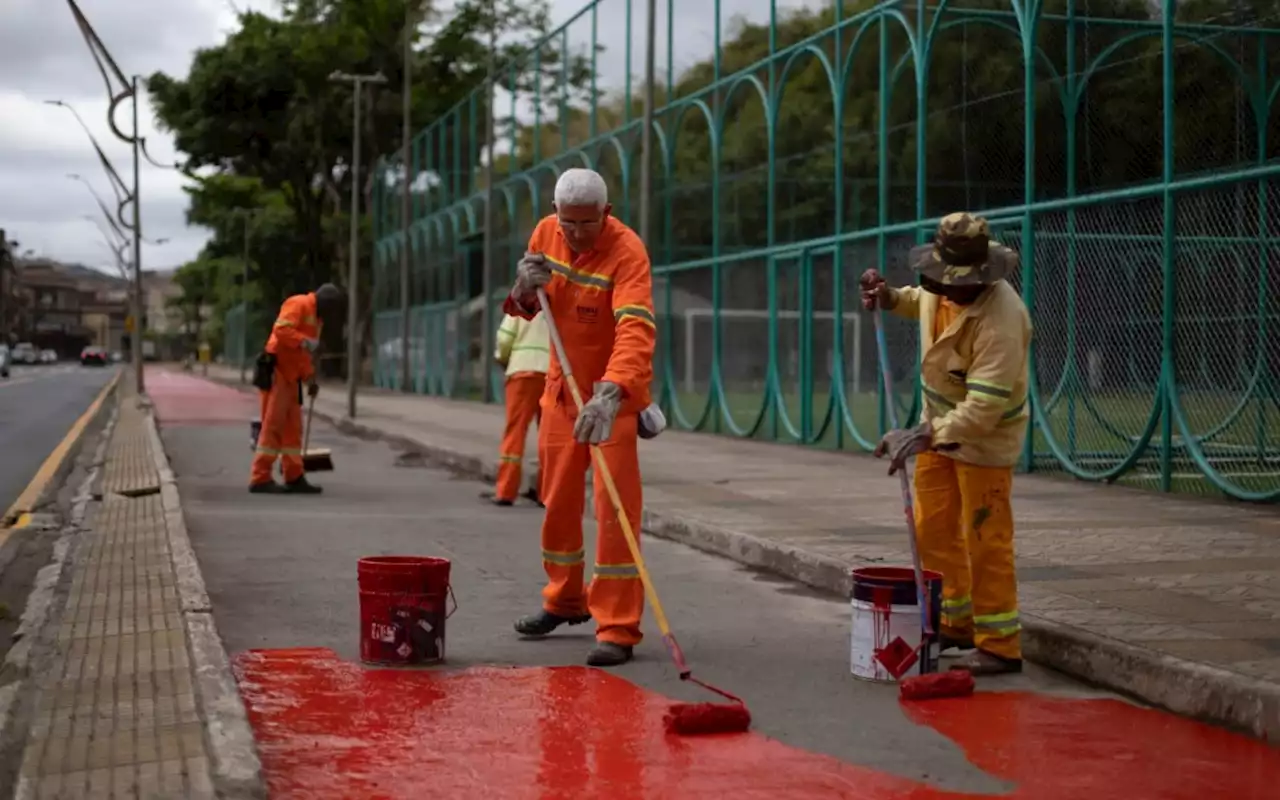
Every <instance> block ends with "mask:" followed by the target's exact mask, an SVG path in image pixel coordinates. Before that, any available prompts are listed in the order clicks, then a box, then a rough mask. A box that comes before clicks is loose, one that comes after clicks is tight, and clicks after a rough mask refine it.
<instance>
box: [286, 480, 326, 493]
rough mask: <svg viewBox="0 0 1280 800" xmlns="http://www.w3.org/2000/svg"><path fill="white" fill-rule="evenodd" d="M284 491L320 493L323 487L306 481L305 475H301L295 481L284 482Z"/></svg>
mask: <svg viewBox="0 0 1280 800" xmlns="http://www.w3.org/2000/svg"><path fill="white" fill-rule="evenodd" d="M284 491H285V494H320V493H321V492H323V491H324V489H323V488H322V487H320V486H316V485H315V484H314V483H307V476H305V475H303V476H302V477H301V478H298V479H297V480H295V481H289V482H288V483H286V484H285V485H284Z"/></svg>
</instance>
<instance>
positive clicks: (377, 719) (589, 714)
mask: <svg viewBox="0 0 1280 800" xmlns="http://www.w3.org/2000/svg"><path fill="white" fill-rule="evenodd" d="M235 668H236V674H237V678H238V679H239V681H240V690H241V693H242V695H243V697H244V699H245V702H246V705H247V707H248V709H249V717H250V721H251V722H252V724H253V726H254V730H255V732H256V734H257V738H258V745H259V751H260V754H261V756H262V761H263V769H264V772H265V774H266V776H267V781H268V785H269V787H270V791H271V796H272V798H276V799H277V800H284V799H286V798H288V799H290V800H292V799H293V798H297V800H302V798H306V799H307V800H339V799H341V800H397V799H399V798H404V799H405V800H409V799H410V798H412V799H413V800H418V799H419V798H448V799H449V800H466V799H467V798H486V800H489V799H492V798H502V799H503V800H522V799H523V798H530V799H531V800H532V799H533V798H538V800H551V799H552V798H556V799H557V800H558V799H559V798H609V800H624V798H655V799H660V800H673V799H674V798H709V797H728V798H731V797H761V798H763V797H767V798H771V799H773V800H777V799H780V798H849V799H850V800H854V799H856V800H863V799H865V800H908V799H909V800H947V799H948V798H980V797H987V795H973V794H960V793H955V792H946V791H941V790H939V789H936V788H933V787H930V786H928V785H925V784H923V783H919V782H916V781H912V780H908V779H904V778H899V777H896V776H892V775H887V774H884V773H880V772H877V771H875V770H873V769H869V768H865V767H857V766H853V765H850V764H845V763H843V762H840V761H837V760H835V759H832V758H828V757H826V756H821V755H816V754H813V753H808V752H805V751H802V750H798V749H795V748H791V747H788V746H786V745H784V744H781V743H779V742H776V741H774V740H772V739H769V738H766V737H764V736H761V735H758V734H754V733H753V734H745V735H737V736H715V737H686V738H680V737H675V736H670V735H668V734H666V733H665V732H664V730H663V727H662V714H663V711H664V710H665V708H666V706H667V704H668V702H669V701H668V700H667V699H666V698H663V697H661V696H660V695H656V694H653V693H651V692H646V691H644V690H642V689H640V688H638V687H636V686H634V685H632V684H631V683H628V682H627V681H625V680H623V679H621V678H618V677H616V676H614V675H610V674H608V673H606V672H603V671H600V670H593V669H588V668H585V667H561V668H551V669H546V668H544V669H494V668H490V669H483V668H479V669H471V670H466V671H463V672H454V673H444V672H432V671H410V670H386V669H367V668H364V667H361V666H359V665H356V664H350V663H346V662H342V661H340V660H338V659H337V657H336V656H335V655H334V654H333V653H332V651H330V650H325V649H311V648H303V649H294V650H262V651H250V652H248V653H244V654H242V655H241V656H239V657H238V658H237V659H236V664H235ZM906 710H907V713H908V714H909V715H910V716H911V717H912V718H913V719H914V720H915V721H917V722H919V723H920V724H924V725H930V726H932V727H933V728H935V729H937V730H938V731H939V732H940V733H942V734H944V735H946V736H948V737H949V738H951V739H952V740H954V741H955V742H956V743H957V744H958V745H959V746H960V747H962V748H963V749H964V750H965V752H966V754H967V755H968V757H969V759H970V761H972V762H973V763H974V764H975V765H976V766H978V767H980V768H981V769H983V770H985V771H987V772H988V773H990V774H991V775H993V776H996V777H998V778H1003V779H1006V780H1009V781H1012V782H1014V783H1016V784H1017V788H1016V789H1015V790H1014V791H1013V793H1012V794H1010V795H1003V796H1004V797H1012V798H1018V799H1019V800H1106V799H1107V798H1123V799H1124V800H1148V799H1150V800H1209V799H1210V798H1214V799H1216V798H1230V799H1231V800H1253V798H1258V800H1262V798H1273V797H1276V796H1277V794H1276V791H1277V790H1276V788H1275V787H1277V786H1280V755H1278V754H1277V752H1276V751H1274V750H1272V749H1270V748H1268V747H1267V746H1266V745H1263V744H1260V743H1258V742H1255V741H1252V740H1250V739H1247V738H1245V737H1242V736H1237V735H1235V734H1231V733H1228V732H1226V731H1222V730H1219V729H1217V728H1211V727H1209V726H1206V725H1200V724H1198V723H1194V722H1189V721H1187V720H1184V719H1181V718H1178V717H1174V716H1172V715H1169V714H1164V713H1160V712H1155V711H1148V710H1144V709H1139V708H1135V707H1133V706H1130V705H1128V704H1125V703H1122V702H1119V701H1115V700H1069V699H1058V698H1050V697H1044V696H1041V695H1034V694H1024V693H1012V692H1011V693H1005V692H1000V693H996V692H993V693H979V694H977V695H975V696H974V697H972V698H967V699H962V700H938V701H932V702H929V703H920V704H912V705H908V706H906ZM855 711H856V710H851V713H850V715H849V724H850V725H857V724H858V719H857V715H856V713H854V712H855ZM991 797H995V795H991Z"/></svg>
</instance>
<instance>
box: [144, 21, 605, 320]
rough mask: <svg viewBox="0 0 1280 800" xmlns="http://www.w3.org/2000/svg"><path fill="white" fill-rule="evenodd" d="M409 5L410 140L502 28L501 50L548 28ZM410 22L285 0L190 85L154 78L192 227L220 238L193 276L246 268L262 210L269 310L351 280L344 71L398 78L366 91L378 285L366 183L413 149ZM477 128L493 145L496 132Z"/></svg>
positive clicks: (263, 291) (365, 143)
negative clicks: (406, 86)
mask: <svg viewBox="0 0 1280 800" xmlns="http://www.w3.org/2000/svg"><path fill="white" fill-rule="evenodd" d="M409 1H410V2H412V4H413V5H414V6H415V7H416V8H418V9H419V12H418V15H417V19H416V21H415V22H414V23H413V25H412V28H411V29H410V30H411V37H412V42H413V44H412V53H413V56H412V57H413V65H412V67H413V91H412V105H411V122H412V124H411V130H413V131H417V130H418V129H420V128H422V127H423V126H425V125H426V124H427V123H428V122H430V121H431V120H432V119H435V118H436V117H438V116H440V115H442V114H443V113H444V112H445V111H446V110H448V109H449V108H451V107H453V106H455V105H456V104H458V103H459V102H460V101H461V100H462V99H463V98H465V97H467V96H468V95H469V94H470V93H471V92H472V91H473V90H474V89H476V88H477V87H478V86H480V85H481V84H482V82H483V80H484V76H485V69H486V58H487V54H488V49H487V48H488V37H489V31H490V26H491V25H492V26H494V28H495V29H496V33H497V35H498V36H499V37H500V41H507V40H509V39H518V40H520V41H526V40H528V39H530V38H532V37H534V36H536V35H537V33H538V32H540V31H545V30H546V28H547V25H548V22H547V11H546V6H545V3H543V2H534V3H530V2H521V0H499V2H497V4H496V11H497V13H496V15H495V17H493V18H491V17H490V15H489V11H488V9H489V3H488V2H487V0H459V2H455V3H452V4H450V7H449V10H448V11H447V12H444V11H438V10H437V9H436V4H434V3H431V2H419V0H409ZM440 5H441V7H443V6H444V5H445V4H440ZM405 12H406V0H288V2H284V3H282V4H281V8H280V13H279V15H278V16H276V17H272V16H267V15H265V14H261V13H257V12H252V11H250V12H243V13H241V14H240V15H239V17H238V28H237V29H236V30H235V31H234V32H233V33H231V35H230V36H228V38H227V39H226V41H225V42H223V43H222V44H220V45H218V46H216V47H211V48H207V49H204V50H201V51H199V52H198V53H197V54H196V56H195V58H194V60H193V62H192V64H191V68H190V70H189V71H188V73H187V75H186V76H185V77H174V76H170V75H166V74H164V73H156V74H154V75H152V76H151V77H150V78H149V79H148V81H147V87H148V90H149V92H150V94H151V96H152V100H153V104H154V106H155V110H156V115H157V119H158V120H159V123H160V125H161V126H162V127H163V128H164V129H166V130H168V131H170V132H172V134H173V136H174V140H175V144H176V146H177V149H178V150H179V151H180V152H181V153H182V154H183V158H184V162H183V164H182V166H183V168H184V170H185V171H186V172H187V174H188V175H189V176H191V177H192V179H193V185H192V186H191V187H190V188H189V189H188V192H189V194H190V197H191V206H190V210H189V214H188V219H189V221H190V222H192V223H195V224H199V225H203V226H206V227H208V228H210V229H211V230H212V231H213V232H214V237H213V239H212V240H211V241H210V242H209V244H208V246H207V247H206V249H205V251H204V252H203V253H202V254H201V256H200V258H199V259H198V260H197V261H196V262H194V263H193V264H192V265H190V269H189V273H190V274H191V275H195V274H203V272H202V271H203V270H205V269H206V267H207V265H208V264H212V263H224V265H225V264H226V263H229V261H228V260H229V259H240V258H242V257H243V251H244V247H243V239H244V230H245V224H246V223H245V220H246V219H247V217H246V216H245V212H255V213H254V215H253V217H252V220H253V221H252V222H251V223H250V238H249V260H250V263H251V264H252V269H251V271H250V284H251V285H252V286H253V287H255V288H256V291H257V293H258V296H259V299H260V300H261V302H263V303H264V304H268V305H271V304H276V303H279V302H280V301H281V300H282V299H283V297H285V296H287V295H288V294H291V293H296V292H301V291H308V290H311V289H314V287H315V286H316V285H318V284H320V283H322V282H324V281H328V280H335V281H337V282H340V283H345V281H344V280H343V277H344V276H345V274H346V269H345V263H346V260H347V253H346V248H347V232H348V230H349V224H350V222H349V220H350V217H349V213H350V201H349V197H350V192H351V170H350V168H349V166H350V161H351V151H352V145H353V140H354V138H353V133H354V131H353V128H352V124H353V116H354V93H353V91H352V87H351V85H350V84H348V83H339V82H335V81H333V80H331V79H330V76H331V74H332V73H334V72H335V71H341V72H346V73H351V74H362V75H369V74H375V73H381V74H382V75H383V76H384V77H385V78H386V79H387V82H386V83H385V84H383V85H382V86H377V87H369V86H368V85H367V84H366V88H365V91H364V100H365V103H364V108H363V109H362V111H363V113H362V114H361V116H360V125H361V154H360V157H361V160H362V163H363V165H364V168H363V169H362V173H361V177H360V183H361V185H360V186H359V187H357V189H358V191H359V192H360V194H361V195H362V197H363V201H362V217H363V218H362V220H361V226H362V229H363V230H362V241H363V242H364V243H365V247H364V248H362V249H363V251H364V252H363V259H362V260H363V261H364V263H363V264H362V269H361V270H360V272H361V274H362V275H364V276H367V275H368V272H369V270H368V263H367V262H368V241H369V233H370V230H371V228H370V224H369V221H368V219H367V210H368V200H369V196H370V191H369V188H370V185H369V177H368V176H369V175H372V174H373V170H372V167H373V165H374V163H375V159H376V158H377V156H378V155H379V154H383V153H389V152H391V153H393V152H396V151H397V150H398V149H399V148H400V147H401V145H402V139H401V130H402V101H401V94H400V87H401V85H402V76H403V74H404V48H403V41H404V38H403V37H404V35H405V24H406V13H405ZM522 47H523V45H503V46H500V48H499V51H498V58H499V60H500V62H502V61H505V60H507V59H511V58H516V57H518V56H519V55H520V54H521V53H522V50H521V48H522ZM554 55H555V57H553V58H550V59H548V60H547V62H546V69H545V70H544V73H545V74H544V75H543V78H544V79H545V80H547V81H550V82H552V83H554V82H555V81H556V80H559V77H560V75H561V70H560V69H559V67H558V66H557V64H558V60H557V59H558V54H554ZM580 73H581V69H580V68H579V69H576V70H574V76H577V75H580ZM523 79H529V76H527V75H526V76H523ZM476 130H477V131H478V132H479V134H480V135H483V132H484V130H485V128H484V127H482V126H477V127H476ZM479 150H480V148H479V147H468V148H463V150H462V152H477V153H478V152H479ZM467 174H474V170H472V169H468V170H467ZM217 285H218V286H220V287H222V289H220V290H219V294H218V301H219V302H220V303H224V304H225V303H226V302H227V301H229V300H230V299H232V298H233V297H234V296H235V295H236V294H237V292H238V291H239V290H236V289H234V286H233V285H232V286H231V289H230V290H229V291H224V290H226V289H227V286H228V285H229V284H227V282H226V281H221V282H217ZM362 288H364V289H365V291H364V292H363V296H365V297H368V293H367V288H368V287H367V286H365V287H362ZM234 299H236V300H238V299H239V298H238V297H234Z"/></svg>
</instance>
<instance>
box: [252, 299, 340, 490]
mask: <svg viewBox="0 0 1280 800" xmlns="http://www.w3.org/2000/svg"><path fill="white" fill-rule="evenodd" d="M342 308H343V294H342V290H341V289H339V288H338V287H336V286H334V285H333V284H331V283H326V284H324V285H323V286H321V287H320V288H319V289H316V290H315V291H314V292H311V293H308V294H298V295H294V296H292V297H290V298H288V299H287V300H285V301H284V304H283V305H282V306H280V314H279V315H278V316H277V317H276V322H275V325H273V326H272V328H271V336H270V338H268V339H267V346H266V349H265V350H264V352H263V353H262V354H261V355H259V356H258V362H257V364H256V366H255V369H254V376H253V383H254V385H255V386H257V387H258V389H259V394H260V397H261V400H262V431H261V432H260V433H259V434H258V446H257V448H256V449H255V450H254V456H253V469H252V472H251V473H250V477H249V491H250V492H253V493H255V494H264V493H265V494H275V493H281V492H284V493H292V494H319V493H320V492H321V488H320V487H319V486H316V485H314V484H311V483H308V482H307V478H306V476H305V475H304V474H303V471H302V385H303V384H304V383H305V384H306V385H307V395H308V396H310V397H315V396H316V394H317V393H318V392H319V391H320V387H319V385H318V384H317V383H316V369H315V363H314V356H315V354H316V351H318V350H319V349H320V331H321V330H322V329H323V326H324V325H325V324H339V323H340V322H341V318H342ZM277 458H279V459H280V472H281V473H282V475H283V477H284V485H283V486H281V485H280V484H278V483H276V482H275V479H274V478H273V477H272V469H273V468H274V466H275V463H276V459H277Z"/></svg>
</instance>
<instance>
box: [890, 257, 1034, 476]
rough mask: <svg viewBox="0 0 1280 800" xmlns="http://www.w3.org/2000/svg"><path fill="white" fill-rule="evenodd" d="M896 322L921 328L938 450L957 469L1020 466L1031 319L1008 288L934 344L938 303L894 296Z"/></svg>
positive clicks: (987, 297)
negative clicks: (959, 465) (942, 447)
mask: <svg viewBox="0 0 1280 800" xmlns="http://www.w3.org/2000/svg"><path fill="white" fill-rule="evenodd" d="M893 296H894V301H895V305H894V307H893V309H892V312H893V313H894V314H897V315H898V316H900V317H906V318H907V319H918V320H920V353H921V358H920V382H921V392H922V393H923V395H924V400H925V403H924V410H923V411H922V413H921V421H922V422H923V421H924V420H929V421H930V422H931V423H932V424H933V439H934V442H935V443H937V444H959V445H960V447H959V449H957V450H952V451H944V452H943V454H944V455H948V456H950V457H952V458H954V459H956V460H957V461H964V462H966V463H969V464H977V465H981V466H991V467H1005V466H1013V465H1014V464H1016V463H1017V462H1018V459H1019V457H1020V456H1021V455H1022V447H1023V444H1024V443H1025V441H1026V436H1027V420H1028V417H1029V415H1030V411H1029V409H1028V407H1027V389H1028V374H1027V360H1028V357H1029V355H1030V351H1031V316H1030V315H1029V314H1028V313H1027V307H1026V305H1025V304H1024V303H1023V302H1022V298H1021V297H1019V296H1018V293H1017V291H1016V290H1014V288H1013V287H1012V286H1010V285H1009V284H1008V283H1007V282H1006V281H1000V282H999V283H996V284H994V285H993V286H992V287H991V288H990V289H988V290H987V291H986V292H983V293H982V296H981V297H979V298H978V300H977V301H976V302H975V303H973V305H970V306H967V307H965V309H964V310H963V311H962V312H961V313H960V314H959V315H958V316H957V317H956V319H955V321H954V322H952V323H951V326H950V327H949V328H947V329H946V330H945V331H943V333H942V336H940V337H939V338H938V340H937V341H936V342H935V341H934V340H933V321H934V314H935V313H936V311H937V308H938V301H939V300H940V299H941V298H939V297H938V295H936V294H933V293H931V292H926V291H924V290H923V289H920V288H919V287H914V286H912V287H904V288H901V289H894V290H893Z"/></svg>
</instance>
